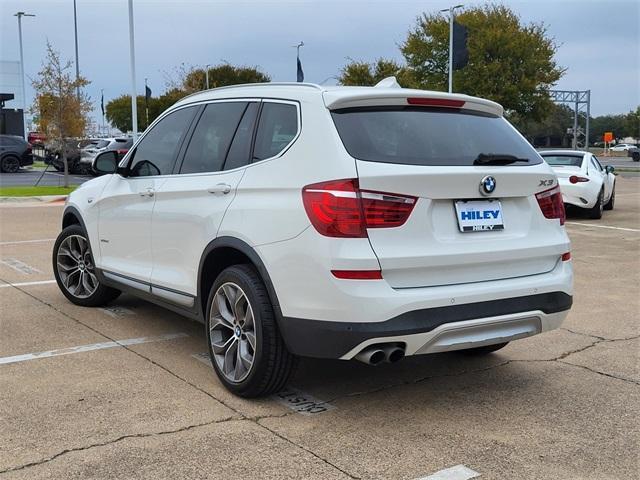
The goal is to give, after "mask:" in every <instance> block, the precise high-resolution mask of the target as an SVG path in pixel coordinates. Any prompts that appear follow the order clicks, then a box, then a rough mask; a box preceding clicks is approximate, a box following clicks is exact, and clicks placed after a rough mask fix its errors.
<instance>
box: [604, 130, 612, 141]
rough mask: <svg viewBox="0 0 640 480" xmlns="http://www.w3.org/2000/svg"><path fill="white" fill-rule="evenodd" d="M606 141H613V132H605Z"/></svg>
mask: <svg viewBox="0 0 640 480" xmlns="http://www.w3.org/2000/svg"><path fill="white" fill-rule="evenodd" d="M604 141H605V142H607V143H611V142H612V141H613V132H604Z"/></svg>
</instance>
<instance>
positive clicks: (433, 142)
mask: <svg viewBox="0 0 640 480" xmlns="http://www.w3.org/2000/svg"><path fill="white" fill-rule="evenodd" d="M331 115H332V117H333V120H334V123H335V125H336V128H337V129H338V133H339V135H340V138H341V139H342V142H343V144H344V146H345V148H346V149H347V152H349V154H350V155H351V156H352V157H354V158H357V159H359V160H366V161H370V162H382V163H395V164H405V165H447V166H468V165H473V163H474V160H475V159H476V158H478V156H479V155H480V154H484V155H511V156H514V157H517V158H520V159H524V160H526V161H523V162H517V163H513V164H511V165H513V166H522V165H534V164H539V163H542V159H541V158H540V156H539V155H538V153H537V152H536V151H535V149H534V148H533V147H532V146H531V145H530V144H529V143H528V142H527V141H526V140H525V139H524V138H523V137H522V136H521V135H520V134H519V133H518V132H517V131H516V130H515V129H514V128H513V127H512V126H511V125H510V124H509V123H508V122H507V121H506V120H505V119H504V118H502V117H496V116H493V115H489V114H483V113H477V112H471V111H468V110H458V109H455V110H454V109H436V108H422V107H374V108H350V109H342V110H334V111H333V112H331Z"/></svg>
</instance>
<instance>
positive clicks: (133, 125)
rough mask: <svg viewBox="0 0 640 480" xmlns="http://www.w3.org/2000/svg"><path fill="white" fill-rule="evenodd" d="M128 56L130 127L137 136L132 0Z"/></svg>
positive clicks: (130, 5)
mask: <svg viewBox="0 0 640 480" xmlns="http://www.w3.org/2000/svg"><path fill="white" fill-rule="evenodd" d="M129 58H130V61H131V129H132V131H133V141H134V142H135V141H136V140H137V138H138V96H137V95H136V52H135V46H134V41H133V0H129Z"/></svg>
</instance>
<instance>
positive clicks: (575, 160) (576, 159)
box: [542, 155, 582, 167]
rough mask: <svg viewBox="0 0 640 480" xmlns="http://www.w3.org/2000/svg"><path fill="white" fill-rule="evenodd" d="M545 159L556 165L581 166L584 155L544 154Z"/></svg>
mask: <svg viewBox="0 0 640 480" xmlns="http://www.w3.org/2000/svg"><path fill="white" fill-rule="evenodd" d="M542 158H544V161H545V162H547V163H548V164H549V165H553V166H555V167H581V166H582V155H580V156H575V155H543V156H542Z"/></svg>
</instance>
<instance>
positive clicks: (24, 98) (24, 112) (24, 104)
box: [14, 12, 35, 140]
mask: <svg viewBox="0 0 640 480" xmlns="http://www.w3.org/2000/svg"><path fill="white" fill-rule="evenodd" d="M14 17H18V43H19V45H20V81H21V82H22V128H23V130H24V139H25V140H26V139H27V116H26V115H27V91H26V89H25V87H24V51H23V49H22V17H35V15H33V14H31V13H25V12H18V13H16V14H15V15H14Z"/></svg>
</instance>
